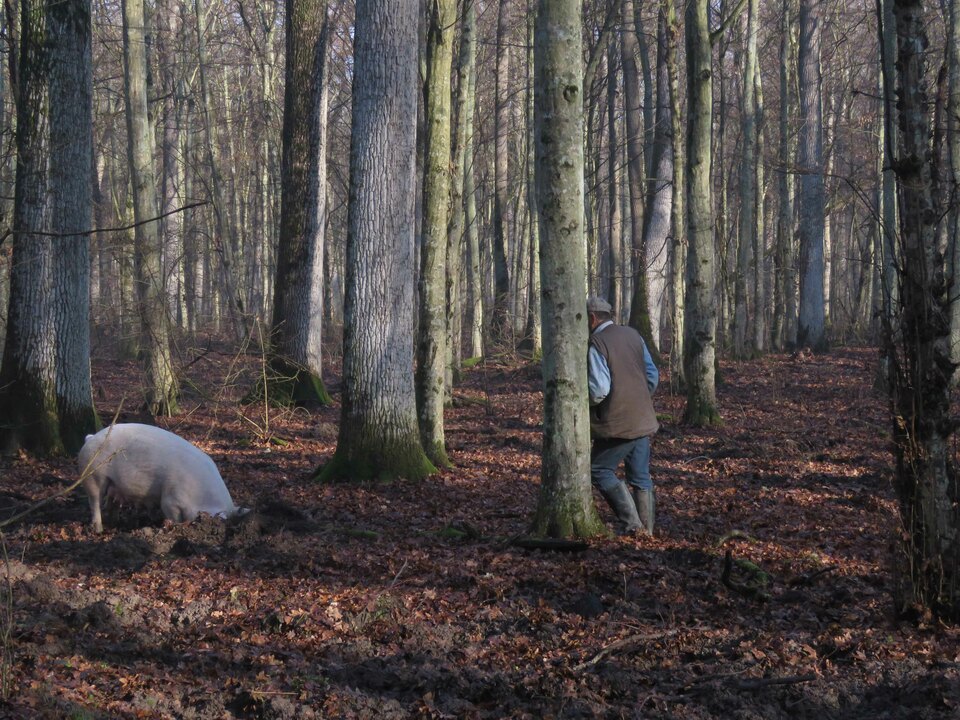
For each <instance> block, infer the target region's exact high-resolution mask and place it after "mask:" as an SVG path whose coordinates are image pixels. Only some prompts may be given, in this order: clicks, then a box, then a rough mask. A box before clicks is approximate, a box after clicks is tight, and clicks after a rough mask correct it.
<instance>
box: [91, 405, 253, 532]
mask: <svg viewBox="0 0 960 720" xmlns="http://www.w3.org/2000/svg"><path fill="white" fill-rule="evenodd" d="M77 462H78V464H79V466H80V472H81V473H84V474H86V478H84V480H83V486H84V488H85V489H86V491H87V496H88V497H89V499H90V510H91V512H92V513H93V520H92V525H93V530H94V532H97V533H100V532H103V520H102V518H101V515H100V503H101V500H105V499H107V498H110V499H113V500H119V501H122V502H132V503H137V504H141V505H146V506H148V507H156V505H157V504H159V505H160V509H161V510H162V511H163V515H164V517H166V518H168V519H170V520H173V521H174V522H189V521H190V520H193V519H194V518H196V517H197V515H198V514H199V513H202V512H205V513H209V514H210V515H217V516H219V517H224V518H225V517H229V516H231V515H235V514H237V513H242V512H243V508H238V507H237V506H236V505H234V504H233V500H232V498H231V497H230V492H229V491H228V490H227V486H226V485H224V483H223V478H221V477H220V473H219V472H218V471H217V466H216V465H214V463H213V460H211V459H210V456H209V455H207V454H206V453H205V452H203V451H202V450H200V448H198V447H196V446H195V445H191V444H190V443H189V442H187V441H186V440H184V439H183V438H181V437H178V436H177V435H174V434H173V433H172V432H168V431H166V430H164V429H163V428H158V427H154V426H153V425H141V424H139V423H122V424H119V425H112V426H110V427H106V428H104V429H103V430H101V431H100V432H98V433H97V434H96V435H87V438H86V442H85V443H84V444H83V447H82V448H81V449H80V455H79V457H78V458H77Z"/></svg>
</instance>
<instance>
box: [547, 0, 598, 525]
mask: <svg viewBox="0 0 960 720" xmlns="http://www.w3.org/2000/svg"><path fill="white" fill-rule="evenodd" d="M580 23H581V19H580V0H540V3H539V9H538V13H537V25H536V32H535V40H534V52H535V64H536V86H535V87H536V101H535V102H536V118H535V127H536V137H537V168H536V178H537V200H538V207H539V213H540V230H541V233H542V246H541V252H542V255H543V264H542V266H541V273H542V278H541V283H542V284H541V288H542V292H543V382H544V390H543V399H544V407H543V466H542V475H541V483H540V496H539V500H538V503H537V511H536V515H535V517H534V520H533V533H534V534H535V535H540V536H547V537H561V538H562V537H571V536H573V537H588V536H592V535H596V534H598V533H599V532H601V531H602V524H601V522H600V518H599V516H598V515H597V511H596V508H595V507H594V504H593V495H592V491H591V486H590V480H589V478H590V466H589V458H590V435H589V428H590V420H589V416H588V412H587V387H586V382H587V354H586V352H584V348H585V347H586V344H587V332H586V331H587V328H586V323H585V320H584V294H583V285H582V280H581V279H582V278H583V276H584V273H585V271H586V257H585V255H584V251H583V239H582V234H583V197H582V193H583V114H582V113H583V104H582V103H583V100H582V97H581V95H582V92H583V84H582V83H583V79H582V72H581V67H582V66H581V63H582V60H581V58H582V49H581V33H580Z"/></svg>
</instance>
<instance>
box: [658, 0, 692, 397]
mask: <svg viewBox="0 0 960 720" xmlns="http://www.w3.org/2000/svg"><path fill="white" fill-rule="evenodd" d="M662 7H663V12H664V16H665V18H666V27H667V58H666V59H667V77H668V78H669V82H670V127H671V133H670V135H671V147H672V148H673V187H674V192H673V207H672V208H671V211H670V233H671V235H672V236H673V237H672V241H671V243H670V291H671V295H672V296H673V312H672V321H671V323H670V325H671V346H670V385H671V387H672V389H673V390H674V391H675V392H680V391H681V390H682V389H683V388H685V387H686V378H685V375H684V370H683V358H684V335H685V330H684V316H685V314H686V310H685V308H686V305H685V295H686V266H687V262H686V261H687V236H686V232H685V230H684V222H683V220H684V204H683V198H684V188H685V183H684V174H683V171H684V166H685V160H684V153H683V130H682V118H681V116H680V80H679V70H678V67H677V45H678V44H679V37H680V25H679V23H678V22H677V9H676V6H675V5H674V2H673V0H662Z"/></svg>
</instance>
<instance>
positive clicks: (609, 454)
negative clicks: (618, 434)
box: [590, 436, 653, 492]
mask: <svg viewBox="0 0 960 720" xmlns="http://www.w3.org/2000/svg"><path fill="white" fill-rule="evenodd" d="M621 462H623V463H624V468H625V469H626V471H627V486H628V487H629V488H631V489H632V488H638V489H640V490H653V480H651V478H650V437H649V436H647V437H642V438H637V439H636V440H618V439H609V438H603V439H599V438H598V439H597V440H594V441H593V448H592V449H591V451H590V479H591V480H593V483H594V484H595V485H596V486H597V487H598V488H600V491H601V492H609V491H611V490H613V489H614V488H615V487H616V486H617V485H618V484H619V483H620V478H618V477H617V475H616V470H617V468H618V467H619V466H620V463H621Z"/></svg>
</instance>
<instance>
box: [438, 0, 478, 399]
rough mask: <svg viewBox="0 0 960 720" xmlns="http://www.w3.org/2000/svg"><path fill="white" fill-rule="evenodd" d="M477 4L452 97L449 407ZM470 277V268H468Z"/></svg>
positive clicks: (458, 324)
mask: <svg viewBox="0 0 960 720" xmlns="http://www.w3.org/2000/svg"><path fill="white" fill-rule="evenodd" d="M473 2H474V0H463V3H462V7H461V17H462V19H461V25H460V47H459V52H458V53H457V65H456V77H457V84H456V88H455V91H454V93H453V100H452V103H453V132H452V135H451V148H450V156H451V170H450V223H449V225H448V228H447V270H446V281H447V292H446V296H447V297H446V301H447V313H446V315H447V320H446V322H447V368H446V379H445V381H444V385H445V386H446V400H445V403H447V404H449V402H450V399H451V392H452V388H453V385H454V384H455V383H457V382H459V380H460V363H461V362H462V359H463V347H462V342H461V335H462V330H463V325H462V322H463V315H464V311H465V310H466V307H465V306H464V304H463V303H462V302H461V295H462V292H461V290H462V287H461V282H460V278H461V275H462V274H463V270H464V263H463V257H464V251H465V249H466V243H465V242H464V215H465V213H464V197H463V193H464V180H465V177H464V174H465V169H466V167H467V117H466V114H467V90H468V89H469V87H468V86H469V83H470V79H469V76H468V70H469V67H470V53H471V52H474V51H475V49H476V48H475V46H474V47H471V44H472V43H473V27H472V26H470V25H469V23H468V22H467V16H468V15H470V14H473V16H474V18H475V17H476V15H475V10H474V9H473ZM466 270H467V272H468V273H469V264H468V265H467V268H466Z"/></svg>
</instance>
